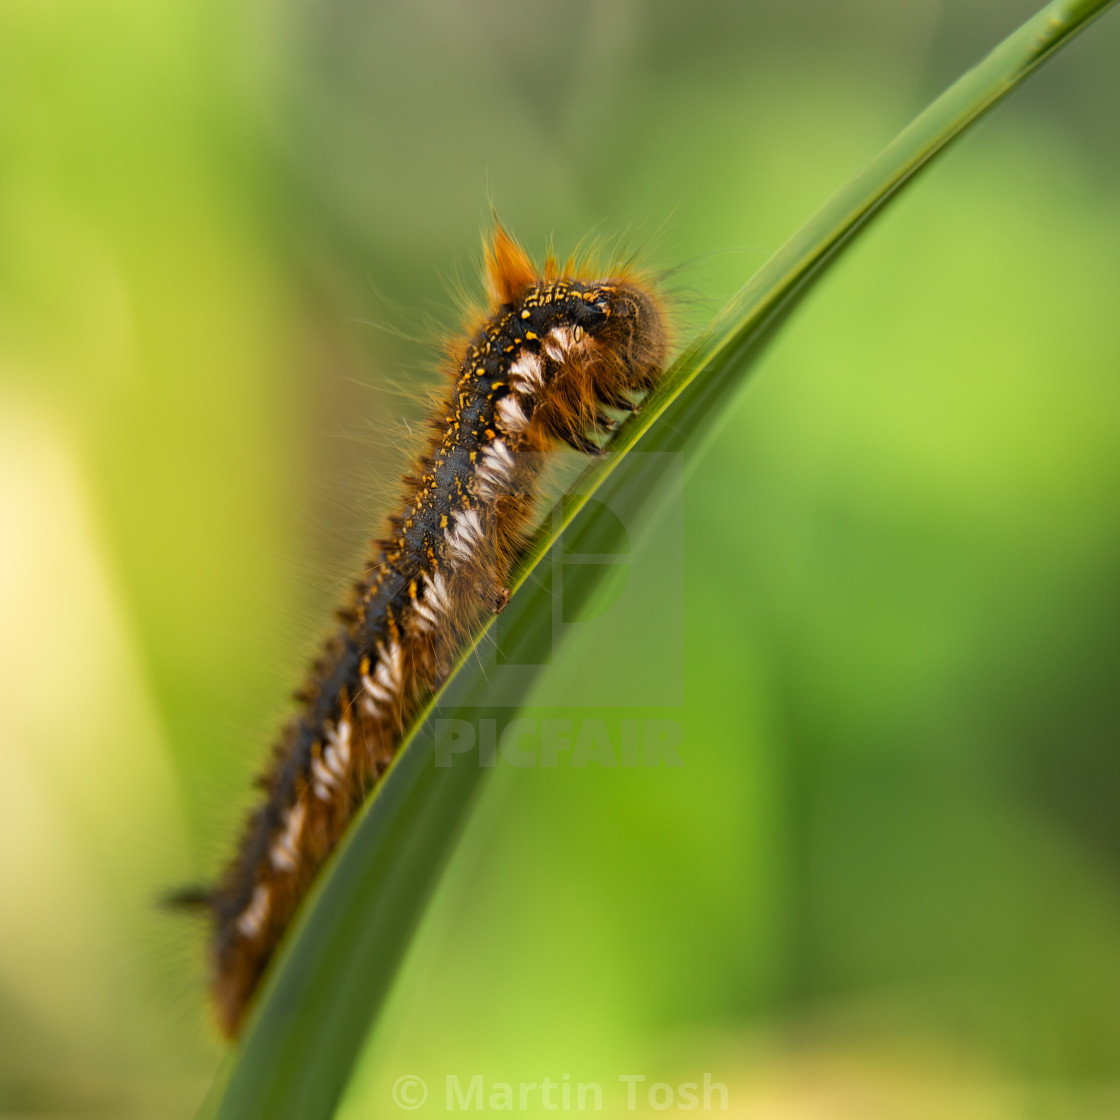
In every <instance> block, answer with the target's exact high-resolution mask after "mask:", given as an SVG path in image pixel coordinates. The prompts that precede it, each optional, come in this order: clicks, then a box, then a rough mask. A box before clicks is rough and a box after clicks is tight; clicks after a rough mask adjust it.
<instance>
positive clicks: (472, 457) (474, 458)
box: [440, 451, 478, 529]
mask: <svg viewBox="0 0 1120 1120" xmlns="http://www.w3.org/2000/svg"><path fill="white" fill-rule="evenodd" d="M470 459H471V462H472V463H473V462H475V461H476V460H477V459H478V452H477V451H472V452H471V455H470ZM440 528H441V529H443V528H446V526H444V525H441V526H440Z"/></svg>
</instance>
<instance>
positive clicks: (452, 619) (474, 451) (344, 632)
mask: <svg viewBox="0 0 1120 1120" xmlns="http://www.w3.org/2000/svg"><path fill="white" fill-rule="evenodd" d="M580 271H581V270H579V269H577V268H576V267H575V266H574V265H572V264H571V263H569V264H568V265H567V266H564V267H563V268H561V267H559V266H558V265H557V264H556V262H555V261H554V260H553V259H552V258H551V257H550V258H549V259H548V260H547V261H546V263H545V266H544V268H543V269H541V270H539V271H538V270H537V269H535V268H534V266H533V264H532V262H531V261H530V259H529V257H528V256H527V255H526V253H525V252H524V250H523V249H522V248H521V247H520V246H519V245H518V244H517V243H516V242H515V241H514V240H513V239H512V238H511V237H510V236H509V235H508V234H507V233H506V232H505V231H504V230H503V229H501V228H500V227H498V228H497V229H496V231H495V233H494V235H493V238H492V240H491V242H490V244H489V245H488V247H487V252H486V280H487V290H488V295H489V298H490V301H491V302H490V308H489V314H487V315H486V316H485V317H480V319H478V320H477V321H476V322H475V323H474V325H473V329H468V330H466V331H464V336H465V340H464V341H462V342H459V343H458V344H456V345H453V346H452V347H450V348H449V358H448V362H447V365H448V372H449V373H450V374H451V380H452V383H451V386H450V388H449V390H448V392H447V394H446V396H445V397H444V399H443V401H442V403H441V404H440V405H439V406H438V407H437V408H435V409H434V411H433V414H432V416H431V421H430V423H431V428H432V432H431V438H430V441H429V444H428V447H427V450H426V451H425V452H424V454H422V455H421V456H420V457H419V459H418V461H417V463H416V464H415V467H414V470H413V472H412V473H411V474H410V475H408V476H406V478H405V488H404V489H405V492H404V495H403V499H404V500H403V502H402V505H401V507H400V508H401V512H400V513H399V514H398V515H397V516H396V517H394V518H392V519H391V520H390V531H389V533H388V535H387V537H386V538H385V539H384V540H382V541H379V542H377V545H376V547H377V549H378V550H379V551H378V555H376V556H375V557H374V558H373V559H372V560H371V562H370V563H369V564H368V565H367V568H366V572H365V574H364V576H363V578H362V579H361V580H360V581H359V582H358V583H357V585H356V592H355V596H354V599H353V603H352V606H351V608H350V609H349V610H347V611H344V612H340V617H341V618H342V619H343V623H342V625H341V627H340V629H339V630H338V632H337V633H336V634H335V635H334V636H333V637H332V638H331V639H330V641H329V642H328V643H327V647H326V650H325V652H324V653H323V655H322V656H321V658H320V659H319V660H318V661H317V662H316V663H315V666H314V669H313V672H312V674H311V675H310V678H309V679H308V681H307V684H306V685H305V687H304V688H303V689H302V690H301V692H300V693H297V698H298V699H299V701H300V703H301V709H300V711H299V713H298V715H297V716H296V717H295V718H293V719H292V720H291V722H290V723H289V724H288V725H287V727H286V728H285V730H284V732H283V734H282V735H281V737H280V740H279V742H278V744H277V745H276V748H275V750H274V752H273V758H272V761H271V764H270V766H269V767H268V769H267V771H266V773H265V774H264V776H263V778H262V779H261V781H260V784H261V786H262V787H263V789H264V791H265V795H266V796H265V799H264V801H263V803H262V804H261V805H260V806H259V807H258V808H257V809H256V810H255V811H254V812H253V813H252V814H251V816H250V817H249V820H248V822H247V824H246V826H245V828H244V831H243V834H242V838H241V843H240V846H239V848H238V851H237V853H236V855H235V856H234V858H233V859H232V860H231V862H230V863H229V865H228V866H227V868H226V870H225V872H224V874H223V875H222V877H221V878H220V880H219V882H218V883H217V885H216V886H214V887H213V888H210V889H206V890H204V891H201V892H194V895H193V898H192V899H190V900H189V901H194V902H195V903H196V904H199V903H200V904H202V905H203V906H204V907H205V909H206V910H207V911H208V913H209V915H210V917H211V920H212V926H213V933H212V941H211V956H212V968H213V994H214V1002H215V1004H216V1010H217V1016H218V1020H219V1023H220V1026H221V1027H222V1029H223V1031H224V1032H225V1033H226V1034H227V1035H228V1036H231V1037H232V1036H234V1035H236V1034H237V1032H238V1030H239V1028H240V1026H241V1024H242V1022H243V1020H244V1018H245V1014H246V1011H247V1008H248V1007H249V1005H250V1003H251V1000H252V998H253V994H254V992H255V990H256V988H257V986H258V983H259V981H260V978H261V976H262V974H263V973H264V970H265V968H266V966H267V965H268V962H269V961H270V959H271V958H272V956H273V954H274V952H275V950H276V947H277V945H278V943H279V941H280V939H281V937H282V935H283V933H284V931H285V929H286V928H287V926H288V924H289V923H290V921H291V919H292V916H293V914H294V913H295V911H296V909H297V907H298V906H299V904H300V901H301V899H302V898H303V896H304V895H305V893H306V891H307V888H308V886H309V885H310V883H311V882H312V880H313V879H314V878H315V876H316V875H317V874H318V872H319V871H320V869H321V868H322V866H323V864H324V862H325V861H326V860H327V858H328V857H329V856H330V854H331V852H332V851H333V850H334V848H335V846H336V845H337V844H338V842H339V840H340V839H341V837H342V835H343V833H344V832H345V830H346V828H347V825H348V824H349V822H350V820H351V818H352V816H353V814H354V813H355V811H356V810H357V808H358V807H359V806H360V805H361V804H362V802H363V801H364V800H365V798H366V797H368V796H369V794H370V792H371V790H372V789H373V788H374V786H375V785H376V783H377V782H378V780H379V779H380V777H381V776H382V774H383V773H384V772H385V770H386V769H387V768H388V766H389V764H390V762H391V761H392V759H393V757H394V754H395V752H396V750H397V747H398V745H399V743H400V740H401V737H402V733H403V730H404V728H405V727H407V726H408V724H409V722H410V720H411V718H412V717H413V716H414V715H415V714H416V712H417V711H418V709H419V708H420V706H421V705H422V704H423V702H424V700H425V698H426V697H427V696H428V695H429V694H430V693H431V691H432V690H433V689H435V688H437V687H438V686H439V684H440V683H441V682H442V681H443V679H444V678H445V676H446V674H447V672H448V670H449V668H450V666H451V664H452V663H453V661H454V659H455V657H456V655H457V653H458V652H459V651H460V650H461V648H462V646H463V643H464V641H465V639H466V637H467V636H468V635H469V634H470V632H471V631H472V629H473V628H474V627H475V626H476V625H477V624H478V622H479V621H480V619H481V618H482V617H483V615H484V614H485V613H486V612H497V611H501V610H502V609H503V608H504V607H505V605H506V602H507V601H508V599H509V594H510V593H509V590H508V586H507V582H508V578H509V574H510V570H511V567H512V565H513V563H514V562H515V560H516V558H517V555H518V553H519V551H520V549H521V548H522V547H523V544H524V541H525V537H526V532H527V529H528V527H529V522H530V518H531V516H532V512H533V506H534V493H535V489H536V485H537V478H538V475H539V472H540V470H541V467H542V459H543V456H542V453H544V452H547V451H549V450H550V449H552V448H555V447H557V446H559V445H561V444H567V445H570V446H572V447H575V448H577V449H579V450H581V451H585V452H592V453H594V452H598V451H599V450H600V445H599V444H598V443H597V442H596V441H595V438H594V437H596V435H598V434H601V433H603V432H604V431H606V430H609V428H610V427H611V426H613V421H611V419H610V417H609V414H608V413H606V412H604V408H610V409H615V410H623V411H633V410H634V408H635V407H636V400H638V399H640V397H641V395H642V394H644V393H645V392H646V391H647V390H648V389H649V388H650V387H651V386H652V385H653V384H654V382H655V381H656V379H657V377H658V376H659V374H660V371H661V369H662V366H663V363H664V360H665V354H666V350H667V345H668V334H667V328H666V321H665V315H664V313H663V310H662V306H661V303H660V300H659V299H658V297H657V295H656V294H655V292H654V290H653V289H652V288H651V287H650V286H649V285H648V284H646V283H645V282H643V281H641V280H640V279H639V278H638V277H636V276H635V275H633V274H632V273H629V272H627V271H625V270H620V271H617V272H615V273H610V272H608V273H606V275H605V278H602V279H590V280H587V279H580V278H579V272H580Z"/></svg>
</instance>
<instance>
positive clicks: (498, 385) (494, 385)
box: [490, 381, 505, 389]
mask: <svg viewBox="0 0 1120 1120" xmlns="http://www.w3.org/2000/svg"><path fill="white" fill-rule="evenodd" d="M504 384H505V382H504V381H491V382H490V388H491V389H500V388H501V387H502V386H503V385H504Z"/></svg>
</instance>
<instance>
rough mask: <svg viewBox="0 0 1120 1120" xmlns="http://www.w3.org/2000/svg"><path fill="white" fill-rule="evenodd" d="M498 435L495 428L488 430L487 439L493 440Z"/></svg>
mask: <svg viewBox="0 0 1120 1120" xmlns="http://www.w3.org/2000/svg"><path fill="white" fill-rule="evenodd" d="M497 434H498V433H497V432H495V431H494V429H493V428H487V429H486V438H487V439H493V438H494V437H495V436H496V435H497Z"/></svg>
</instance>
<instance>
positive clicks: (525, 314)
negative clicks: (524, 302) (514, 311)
mask: <svg viewBox="0 0 1120 1120" xmlns="http://www.w3.org/2000/svg"><path fill="white" fill-rule="evenodd" d="M521 318H522V319H528V318H529V312H528V311H522V312H521Z"/></svg>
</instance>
